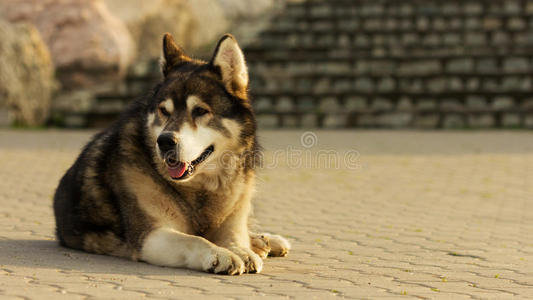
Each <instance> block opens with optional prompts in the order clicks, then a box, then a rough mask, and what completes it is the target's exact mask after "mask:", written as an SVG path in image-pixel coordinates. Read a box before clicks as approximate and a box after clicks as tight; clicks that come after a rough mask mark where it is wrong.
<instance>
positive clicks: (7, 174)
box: [0, 131, 533, 299]
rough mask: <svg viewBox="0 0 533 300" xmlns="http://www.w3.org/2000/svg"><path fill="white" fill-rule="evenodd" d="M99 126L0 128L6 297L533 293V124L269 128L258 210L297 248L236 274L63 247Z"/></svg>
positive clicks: (2, 286) (2, 288) (1, 259)
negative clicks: (65, 201) (68, 186)
mask: <svg viewBox="0 0 533 300" xmlns="http://www.w3.org/2000/svg"><path fill="white" fill-rule="evenodd" d="M91 134H92V132H59V131H0V298H2V299H4V298H5V299H11V298H13V299H15V298H24V299H44V298H50V299H78V298H113V299H118V298H129V299H138V298H142V297H145V298H173V299H176V298H178V299H205V298H208V297H212V298H217V299H222V298H232V299H250V298H316V299H327V298H336V297H341V298H342V297H344V298H357V299H361V298H365V299H378V298H379V299H385V298H443V299H461V298H475V299H487V298H496V299H509V298H533V133H531V132H520V131H517V132H512V131H511V132H504V131H497V132H469V131H464V132H461V131H458V132H409V131H407V132H404V131H394V132H389V131H352V132H348V131H344V132H333V131H331V132H328V131H318V132H316V135H312V134H310V135H308V136H306V137H305V138H304V139H301V132H296V131H279V132H275V131H263V132H261V140H262V141H263V144H264V146H265V148H266V149H267V151H266V153H265V163H264V167H263V169H262V170H261V171H260V174H259V179H260V180H259V186H258V192H257V196H256V197H255V207H256V213H255V215H256V218H257V220H258V221H259V223H260V224H261V227H262V228H263V229H265V230H266V231H271V232H275V233H280V234H283V235H285V236H286V237H288V238H289V239H290V240H291V242H292V244H293V250H292V251H291V253H290V254H289V256H288V257H286V258H275V259H268V260H267V262H266V264H265V268H264V270H263V273H261V274H252V275H243V276H239V277H228V276H215V275H211V274H204V273H199V272H194V271H188V270H182V269H172V268H162V267H157V266H151V265H148V264H144V263H137V262H130V261H127V260H123V259H118V258H112V257H106V256H99V255H91V254H85V253H82V252H77V251H72V250H68V249H64V248H60V247H59V246H58V245H57V243H56V242H55V240H54V235H53V230H54V221H53V215H52V209H51V203H52V195H53V192H54V188H55V186H56V184H57V182H58V180H59V178H60V176H61V175H62V174H63V172H64V171H65V170H66V169H67V167H69V165H70V164H71V163H72V162H73V160H74V159H75V157H76V155H77V154H78V152H79V150H80V147H81V146H82V145H83V144H84V143H85V142H86V141H87V140H88V138H89V137H90V135H91ZM315 137H316V139H315ZM302 144H303V145H302ZM304 146H306V147H307V148H306V147H304ZM325 150H328V151H325ZM329 150H335V151H329ZM354 151H357V153H356V152H354ZM335 160H336V161H335Z"/></svg>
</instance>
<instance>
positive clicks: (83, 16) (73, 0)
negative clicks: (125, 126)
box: [0, 0, 135, 89]
mask: <svg viewBox="0 0 533 300" xmlns="http://www.w3.org/2000/svg"><path fill="white" fill-rule="evenodd" d="M0 11H1V13H2V14H3V16H4V17H5V18H6V19H8V20H10V21H12V22H19V21H27V22H30V23H32V24H34V25H35V26H36V27H37V28H38V30H39V31H40V33H41V36H42V37H43V39H44V41H45V42H46V44H47V45H48V47H49V49H50V53H51V55H52V59H53V61H54V63H55V66H56V69H57V76H58V78H59V79H60V81H61V83H62V84H63V88H66V89H71V88H78V87H90V86H101V85H102V84H103V83H109V82H113V81H116V80H119V79H121V77H122V76H123V75H124V73H125V71H126V69H127V67H128V65H129V64H130V62H131V61H132V60H133V56H134V54H135V49H134V43H133V40H132V38H131V36H130V34H129V32H128V29H127V28H126V26H125V25H124V24H123V22H122V21H120V20H119V19H118V18H117V17H115V16H113V15H112V14H111V13H110V12H109V10H108V8H107V6H106V5H105V3H104V2H103V0H17V1H13V0H0Z"/></svg>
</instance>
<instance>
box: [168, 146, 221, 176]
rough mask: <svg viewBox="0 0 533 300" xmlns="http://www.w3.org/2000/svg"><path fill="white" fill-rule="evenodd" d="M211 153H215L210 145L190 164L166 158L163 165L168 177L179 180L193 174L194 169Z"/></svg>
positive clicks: (213, 147)
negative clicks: (165, 165)
mask: <svg viewBox="0 0 533 300" xmlns="http://www.w3.org/2000/svg"><path fill="white" fill-rule="evenodd" d="M213 151H215V146H213V145H211V146H209V147H207V148H206V149H205V150H204V152H202V154H200V156H198V158H197V159H195V160H193V161H191V162H183V161H177V160H176V159H175V158H173V157H167V158H166V159H165V163H166V164H167V168H168V175H170V177H172V179H174V180H180V179H184V178H187V177H189V176H191V175H192V174H193V173H194V169H195V167H196V166H197V165H198V164H200V163H201V162H203V161H204V160H206V159H207V158H208V157H209V155H211V153H213Z"/></svg>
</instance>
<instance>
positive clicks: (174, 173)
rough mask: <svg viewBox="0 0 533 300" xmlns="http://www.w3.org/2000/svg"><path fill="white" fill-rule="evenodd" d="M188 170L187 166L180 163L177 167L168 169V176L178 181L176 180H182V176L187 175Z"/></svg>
mask: <svg viewBox="0 0 533 300" xmlns="http://www.w3.org/2000/svg"><path fill="white" fill-rule="evenodd" d="M186 170H187V164H186V163H183V162H180V163H179V164H178V165H176V166H172V167H168V174H169V175H170V177H172V178H174V179H176V178H180V177H181V176H183V173H185V171H186Z"/></svg>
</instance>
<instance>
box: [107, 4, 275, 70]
mask: <svg viewBox="0 0 533 300" xmlns="http://www.w3.org/2000/svg"><path fill="white" fill-rule="evenodd" d="M105 2H106V4H107V6H108V7H109V9H110V11H111V12H112V13H113V14H115V15H116V16H117V17H118V18H120V19H121V20H122V21H123V22H124V23H125V24H126V25H127V26H128V29H129V30H130V32H131V33H132V36H133V38H134V40H135V43H136V44H137V48H138V59H137V60H136V62H135V63H138V64H143V63H145V62H149V61H153V60H154V59H155V58H159V56H160V55H161V39H162V36H163V33H165V32H170V33H172V35H173V36H174V39H175V40H176V41H177V43H178V44H179V45H180V46H182V47H183V48H184V49H185V51H186V52H188V53H189V54H195V55H200V56H208V55H210V54H211V51H212V46H213V45H212V44H213V43H214V42H216V41H217V40H218V38H220V36H221V35H222V34H224V33H226V32H228V31H233V33H234V34H235V36H236V37H237V39H238V40H239V42H240V44H241V45H242V44H243V39H244V38H247V37H248V36H249V35H250V34H249V32H250V31H253V32H256V31H258V29H256V27H257V26H255V27H254V23H255V22H253V20H259V17H260V16H262V15H263V14H264V13H265V12H266V11H267V10H269V9H270V8H272V7H273V6H274V3H277V2H279V1H276V0H257V1H256V0H254V1H253V4H252V2H251V1H249V0H151V1H145V0H129V1H123V0H105ZM251 20H252V21H251ZM244 21H246V23H245V24H246V25H245V26H239V25H240V24H243V23H244ZM234 28H235V29H239V30H238V31H235V30H234ZM245 35H246V37H245ZM206 46H207V47H206ZM141 70H142V68H141ZM139 73H142V72H139Z"/></svg>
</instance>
